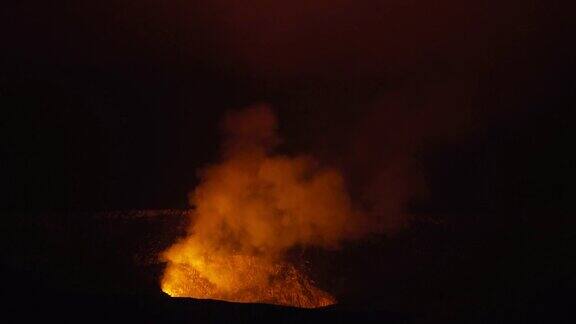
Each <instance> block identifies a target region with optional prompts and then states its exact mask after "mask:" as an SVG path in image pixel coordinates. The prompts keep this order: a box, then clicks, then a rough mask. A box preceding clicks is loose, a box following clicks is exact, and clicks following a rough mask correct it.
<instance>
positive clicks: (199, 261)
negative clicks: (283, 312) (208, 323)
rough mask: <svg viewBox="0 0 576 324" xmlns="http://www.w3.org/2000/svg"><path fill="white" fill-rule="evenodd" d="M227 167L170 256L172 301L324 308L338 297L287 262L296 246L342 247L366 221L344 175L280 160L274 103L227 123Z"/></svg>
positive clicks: (216, 175)
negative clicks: (359, 221)
mask: <svg viewBox="0 0 576 324" xmlns="http://www.w3.org/2000/svg"><path fill="white" fill-rule="evenodd" d="M222 126H223V130H224V131H225V133H226V136H227V141H226V142H225V143H224V150H223V154H222V162H220V163H219V164H216V165H213V166H210V167H208V168H206V169H204V170H203V172H202V173H201V180H202V181H201V183H200V185H199V186H198V187H197V188H196V189H195V191H194V192H193V193H192V194H191V197H190V200H191V204H192V206H193V210H192V211H191V212H190V214H189V217H190V219H191V225H190V228H189V229H188V233H187V236H186V237H184V238H182V239H181V240H179V241H178V242H176V243H175V244H174V245H173V246H171V247H170V248H169V249H168V250H166V251H164V252H163V253H162V259H163V260H165V261H166V262H167V267H166V270H165V272H164V275H163V277H162V281H161V287H162V290H163V291H164V292H166V293H167V294H169V295H170V296H178V297H193V298H201V299H220V300H228V301H236V302H259V303H270V304H279V305H289V306H296V307H307V308H313V307H321V306H326V305H330V304H334V303H335V302H336V300H335V299H334V298H333V297H332V296H331V295H330V294H328V293H326V292H324V291H322V290H320V289H318V288H316V287H315V286H314V283H313V282H312V281H311V280H310V279H309V278H308V277H307V276H306V275H305V274H304V273H302V272H301V271H299V270H298V269H297V268H296V267H295V266H294V265H292V264H290V263H289V262H287V261H286V260H285V258H284V255H285V253H286V252H287V251H288V250H289V249H290V248H292V247H296V246H319V247H325V248H330V247H335V246H336V245H337V244H338V241H339V240H341V239H342V238H344V237H345V236H347V235H349V233H350V232H351V226H350V223H351V221H352V220H353V219H354V218H355V217H356V216H357V215H356V213H355V212H354V211H353V210H352V207H351V203H350V199H349V197H348V195H347V193H346V191H345V190H344V185H343V180H342V176H341V174H340V173H339V172H338V171H337V170H335V169H332V168H325V167H321V166H320V165H319V164H318V162H317V161H316V160H314V159H313V158H311V157H309V156H296V157H288V156H280V155H273V154H272V149H273V147H274V146H275V144H276V143H278V138H277V137H276V118H275V116H274V114H273V113H272V112H271V110H270V109H269V108H267V107H266V106H258V107H254V108H250V109H247V110H245V111H242V112H238V113H234V114H230V115H228V116H227V118H226V119H225V120H224V123H223V125H222Z"/></svg>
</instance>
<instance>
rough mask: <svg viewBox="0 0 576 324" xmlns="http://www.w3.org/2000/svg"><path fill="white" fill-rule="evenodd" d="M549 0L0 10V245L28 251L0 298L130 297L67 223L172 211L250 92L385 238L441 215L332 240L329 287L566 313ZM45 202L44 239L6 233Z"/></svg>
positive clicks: (560, 7)
mask: <svg viewBox="0 0 576 324" xmlns="http://www.w3.org/2000/svg"><path fill="white" fill-rule="evenodd" d="M566 2H568V1H566ZM567 7H568V6H567V5H564V4H563V3H560V2H556V1H544V0H509V1H501V0H500V1H496V0H493V1H492V0H490V1H457V0H440V1H425V0H390V1H375V0H369V1H355V0H331V1H328V0H326V1H324V0H321V1H262V0H186V1H183V0H140V1H128V0H110V1H95V0H93V1H86V0H74V1H72V0H71V1H68V0H63V1H57V2H54V1H33V0H8V1H6V0H5V1H3V2H2V4H1V5H0V40H1V42H0V215H1V216H2V218H3V221H7V222H6V224H7V226H6V227H5V226H2V228H3V229H5V230H7V232H10V233H11V235H8V236H7V238H8V241H7V242H6V243H2V244H0V247H1V248H2V250H3V251H9V252H10V251H11V252H10V253H11V255H13V256H23V257H22V258H21V259H22V260H25V262H20V263H22V264H24V265H20V263H19V262H15V264H16V265H12V270H11V271H12V275H11V276H10V277H13V278H16V279H14V280H12V281H13V282H12V283H11V284H12V286H9V289H7V291H11V292H10V293H12V292H14V291H16V290H21V291H22V294H27V293H28V291H27V290H26V289H24V288H21V283H22V282H26V283H28V284H29V286H30V288H31V289H32V288H34V289H38V290H39V291H41V290H42V288H38V287H42V286H41V285H36V284H35V282H34V281H33V280H31V279H30V278H40V279H39V281H40V282H41V281H42V280H43V281H44V282H45V283H49V284H48V285H47V286H48V287H52V286H51V284H54V286H58V287H60V286H64V287H67V286H66V285H67V284H66V282H67V280H68V283H69V286H70V287H75V286H74V285H75V284H76V283H75V281H74V280H75V279H74V278H81V280H83V283H84V284H85V287H89V288H86V291H87V292H91V291H92V289H96V288H98V289H99V286H105V285H101V282H112V283H111V284H110V285H111V286H114V285H117V286H118V287H124V286H123V285H126V287H129V288H126V290H128V291H133V287H130V286H129V284H125V283H126V282H132V283H133V282H136V281H137V279H134V278H136V276H135V274H136V273H139V272H138V271H140V272H142V271H143V270H142V269H141V268H136V267H135V266H134V265H132V264H128V263H129V262H130V261H131V260H132V259H130V258H129V257H127V256H126V254H127V253H128V252H126V251H125V250H122V247H119V245H118V244H116V243H114V242H115V241H114V242H113V241H110V242H112V243H106V244H105V243H102V242H109V241H107V238H103V237H102V236H106V235H101V232H99V231H100V230H101V228H103V227H102V226H103V225H102V224H97V225H94V226H93V223H95V221H91V222H90V221H86V222H85V221H84V220H85V219H83V218H82V217H85V216H86V215H90V212H93V211H101V210H130V209H147V208H151V209H152V208H185V207H187V205H188V202H187V194H188V193H189V192H190V191H191V190H192V189H193V188H194V186H195V185H196V184H197V182H198V179H197V170H198V168H201V167H202V166H205V165H207V164H209V163H214V162H215V161H217V160H218V157H219V145H220V142H221V134H220V131H219V130H218V124H219V121H220V120H221V118H222V116H223V115H224V114H225V112H226V111H229V110H233V109H242V108H245V107H248V106H250V105H252V104H255V103H261V102H264V103H268V104H270V105H271V106H272V107H273V108H274V110H275V111H276V113H277V115H278V117H279V123H280V126H279V127H280V133H281V136H282V138H283V142H282V144H281V145H280V147H279V151H280V152H281V153H288V154H290V153H311V154H313V155H315V156H316V157H317V158H318V159H320V160H321V161H322V162H323V163H325V164H328V165H332V166H335V167H338V168H339V169H340V170H342V171H343V174H344V176H345V178H346V181H347V185H348V190H349V191H350V193H351V195H352V197H353V200H354V203H356V204H358V205H361V206H363V207H366V208H369V209H371V211H375V213H374V214H375V215H377V216H379V217H381V218H382V219H381V221H382V224H381V225H383V226H384V227H385V229H397V228H398V224H400V223H402V222H403V221H405V219H404V218H403V217H404V216H405V215H406V214H407V213H410V214H413V215H416V216H417V215H424V216H426V217H428V216H431V217H432V218H434V217H436V216H438V215H440V216H439V217H440V220H441V222H440V223H441V224H442V225H441V226H438V227H434V226H431V227H426V226H428V225H426V224H424V225H423V228H424V229H422V227H418V226H413V227H406V232H401V233H400V234H399V236H398V238H396V237H395V236H394V235H391V236H390V237H388V236H387V235H388V234H389V233H394V232H393V231H390V232H388V231H385V235H383V237H384V236H386V237H387V238H386V240H384V239H382V238H379V239H381V241H378V239H376V241H374V242H376V243H374V242H373V241H370V240H367V242H360V243H357V245H354V244H352V245H350V246H347V247H346V248H345V249H343V250H342V251H339V252H338V253H339V254H338V255H336V256H333V258H334V259H333V260H336V261H334V263H335V264H339V265H340V266H333V267H332V268H330V273H332V274H333V277H334V278H343V277H347V278H348V279H349V280H350V281H348V282H349V284H348V286H346V284H343V285H342V286H344V288H342V289H343V291H340V292H338V291H336V292H335V293H336V294H337V296H338V298H340V297H341V296H343V297H342V300H344V301H346V298H348V301H359V300H360V301H364V302H372V301H374V300H377V299H378V298H383V299H384V300H387V301H389V302H390V303H386V305H394V303H395V302H396V301H397V304H398V305H400V304H403V305H404V306H405V307H406V308H405V309H408V310H410V311H414V310H415V309H420V310H421V309H426V308H427V307H429V308H434V309H435V311H436V312H438V313H439V314H444V312H446V313H449V312H456V311H455V310H454V309H448V308H450V307H452V306H446V309H443V308H442V305H473V304H474V305H476V304H478V305H480V306H478V308H474V312H476V310H477V311H478V313H479V314H482V312H484V311H485V312H484V314H487V315H486V316H488V317H489V316H496V317H498V316H499V315H498V314H499V313H498V312H499V311H502V309H504V308H500V304H501V303H502V302H504V303H506V307H509V309H513V307H514V305H520V307H521V308H523V309H524V310H525V312H524V313H518V312H516V311H514V310H513V311H510V314H535V313H536V312H539V311H540V308H539V307H541V306H542V305H543V304H546V303H547V304H546V305H548V306H550V305H552V306H558V305H563V304H562V303H557V302H556V300H557V299H559V298H557V297H559V296H561V294H562V292H563V291H566V290H567V288H566V287H568V286H569V285H568V284H567V283H568V282H572V283H574V275H573V274H574V271H572V270H569V267H566V266H565V265H566V264H567V263H569V262H566V261H567V255H568V254H564V253H563V252H561V250H562V248H566V247H567V246H573V245H570V243H569V242H568V241H569V238H573V236H574V234H573V231H572V230H571V229H572V227H570V226H568V224H569V223H572V222H569V220H570V219H573V214H574V198H573V197H574V195H573V186H574V183H575V181H574V179H573V177H572V175H571V173H573V172H571V171H573V169H574V166H575V165H576V163H575V162H574V160H573V159H572V158H571V157H570V155H571V154H570V153H572V151H573V150H574V138H576V134H574V133H575V131H574V129H575V128H574V127H573V122H574V119H573V118H571V117H570V113H572V112H573V110H574V106H575V103H576V102H575V101H576V96H575V95H576V93H575V92H576V91H575V90H576V82H575V78H574V75H575V74H574V72H575V69H574V68H575V66H574V65H575V57H576V55H575V54H576V53H575V52H574V48H573V44H572V43H573V42H574V32H573V29H572V28H570V27H572V26H570V24H572V23H573V22H574V21H575V19H574V14H573V10H569V9H568V8H567ZM48 211H70V213H65V214H67V215H73V217H75V218H74V219H75V220H76V222H75V223H74V222H72V223H66V222H68V220H67V219H66V220H65V221H62V220H61V223H62V224H68V225H67V226H69V228H66V227H65V226H64V225H63V226H64V227H62V228H63V229H62V228H60V229H59V231H60V232H58V233H64V234H62V235H61V234H54V233H56V232H52V231H53V230H54V231H58V226H59V225H57V224H56V225H54V224H51V221H50V222H47V225H46V224H44V225H46V228H48V229H50V230H45V229H36V230H37V233H36V236H37V237H35V236H34V235H35V234H32V235H29V236H26V235H22V234H23V233H29V232H30V231H34V228H36V227H34V226H29V227H25V226H24V225H22V226H23V227H14V226H19V225H18V222H19V221H20V220H21V219H23V218H25V216H23V215H28V216H29V217H30V219H32V220H34V219H35V218H34V217H38V218H40V216H39V215H44V214H46V215H52V214H51V213H45V212H48ZM83 212H89V213H83ZM56 214H57V213H56ZM426 217H423V219H426ZM50 220H52V219H50ZM32 223H33V222H32ZM14 224H16V225H14ZM70 224H72V225H70ZM127 224H128V223H126V224H124V227H120V228H116V229H112V230H111V231H110V233H112V234H114V233H115V235H116V236H117V237H121V238H122V239H123V240H124V241H122V240H119V241H122V242H125V243H126V242H127V243H126V246H133V247H138V246H140V244H141V243H142V242H140V241H137V240H135V241H133V239H132V238H131V237H125V236H129V235H126V233H130V231H136V230H138V228H140V227H138V226H144V227H142V228H147V227H145V226H148V225H149V226H150V227H153V226H152V225H153V223H150V224H152V225H150V224H148V225H146V224H144V225H143V223H138V226H135V228H136V230H134V229H133V228H130V229H127V228H128V227H130V226H132V225H127ZM130 224H131V223H130ZM52 225H54V226H52ZM101 225H102V226H101ZM51 226H52V227H51ZM98 226H100V227H98ZM154 226H156V225H154ZM93 227H94V228H93ZM161 227H162V226H160V225H159V226H157V228H154V229H153V230H156V229H158V231H160V229H162V228H161ZM14 228H24V229H23V230H22V232H23V233H21V232H18V230H14ZM153 230H152V231H153ZM124 231H126V232H124ZM142 231H144V230H142ZM147 231H148V230H147ZM150 233H151V232H150ZM150 233H149V232H146V233H145V234H143V237H144V236H146V235H149V234H150ZM403 233H404V234H403ZM112 234H110V236H111V237H112V236H114V235H112ZM394 234H397V233H394ZM150 235H151V234H150ZM56 236H62V237H56ZM146 237H148V236H146ZM2 238H5V237H2ZM54 242H61V243H59V244H60V245H59V244H56V243H54ZM378 242H380V243H378ZM371 244H373V245H371ZM379 244H380V245H379ZM103 246H104V248H103ZM142 246H144V244H143V245H142ZM26 251H28V252H26ZM43 251H48V252H43ZM86 251H88V252H86ZM110 251H113V252H110ZM10 253H9V254H10ZM27 253H28V254H27ZM42 253H44V254H42ZM27 256H31V257H30V260H32V261H29V263H30V264H31V265H30V266H29V268H28V269H27V270H26V271H28V272H25V271H24V272H23V270H22V269H24V268H26V267H27V266H28V265H27V264H28V263H26V262H28V261H26V260H28V259H26V258H27ZM35 257H36V258H38V260H40V261H38V262H36V261H34V260H37V259H34V258H35ZM7 259H9V258H7ZM15 260H19V259H18V258H15ZM338 260H340V261H338ZM557 261H559V262H557ZM34 262H36V263H34ZM338 262H340V263H338ZM119 264H120V265H123V266H124V267H125V269H123V270H122V269H120V268H122V266H119ZM560 264H561V265H560ZM46 265H48V266H46ZM43 267H45V268H46V267H47V268H50V269H52V270H45V268H43ZM34 271H36V272H34ZM29 273H32V274H34V275H30V274H29ZM557 273H558V274H560V275H558V274H557ZM54 274H55V275H54ZM34 276H36V277H34ZM339 276H340V277H339ZM54 278H56V279H54ZM95 278H97V279H95ZM98 278H99V279H98ZM111 278H112V279H113V280H112V279H111ZM327 278H328V277H327ZM350 278H351V279H350ZM156 279H157V278H156ZM156 279H154V280H153V282H154V283H156V282H157V280H156ZM79 280H80V279H79ZM98 280H100V281H98ZM114 280H115V281H114ZM131 280H132V281H131ZM35 285H36V287H35ZM139 285H141V283H140V282H138V283H136V284H134V285H133V286H139ZM152 286H153V285H152ZM336 286H337V285H334V287H336ZM10 287H12V288H10ZM492 287H499V288H498V289H494V290H491V289H492ZM116 288H117V287H116ZM124 288H125V287H124ZM156 288H157V287H155V288H154V289H156ZM334 289H336V288H334ZM346 289H348V291H347V292H346V291H344V290H346ZM156 290H157V289H156ZM570 294H573V292H570ZM477 296H484V297H483V298H484V299H482V302H476V301H477V300H480V299H475V298H476V297H477ZM543 296H544V297H543ZM555 297H556V298H555ZM27 298H28V296H26V299H24V300H27ZM478 298H480V297H478ZM41 300H42V304H44V300H46V299H45V298H42V299H41ZM560 300H561V301H564V303H565V302H566V300H570V301H572V300H573V298H572V297H570V298H568V299H566V298H560ZM430 302H432V303H430ZM491 304H493V305H492V306H490V305H491ZM25 305H26V304H25ZM48 305H51V304H48ZM406 305H408V306H406ZM414 305H418V307H413V306H414ZM437 305H440V306H437ZM47 307H48V308H50V307H51V306H47ZM58 307H61V305H59V306H58ZM490 307H492V308H490ZM542 307H543V308H542V309H544V308H546V307H544V306H542ZM570 309H572V308H570ZM491 311H494V312H495V313H494V314H496V315H490V314H492V313H490V312H491ZM504 311H505V310H504ZM504 311H503V312H504ZM39 314H40V313H39ZM475 314H476V313H475ZM543 314H545V316H544V317H545V318H548V319H549V317H547V316H548V313H545V312H543ZM558 314H559V313H558ZM514 316H515V315H514ZM522 316H523V315H522ZM527 316H528V315H527ZM530 316H531V315H530ZM456 322H459V321H456ZM488 322H490V321H488ZM504 322H505V321H504ZM543 322H557V321H551V320H547V321H543Z"/></svg>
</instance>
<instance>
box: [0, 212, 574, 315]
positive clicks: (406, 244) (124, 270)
mask: <svg viewBox="0 0 576 324" xmlns="http://www.w3.org/2000/svg"><path fill="white" fill-rule="evenodd" d="M482 217H484V218H482ZM482 217H480V216H477V217H476V216H474V217H467V218H466V219H468V220H471V221H470V223H460V222H456V221H446V220H449V219H450V216H443V217H440V218H434V217H428V218H426V217H421V218H420V219H421V220H423V221H421V222H420V223H417V224H414V225H413V226H412V227H411V228H410V229H409V230H407V231H406V233H404V234H402V235H399V236H397V237H395V238H393V239H388V238H385V237H374V238H371V239H368V240H366V241H364V242H361V243H354V244H349V245H347V246H346V247H344V248H343V249H341V250H339V251H333V252H325V251H314V250H302V251H298V253H295V255H296V256H295V258H296V259H297V260H300V261H302V260H306V262H304V263H305V264H307V268H308V269H309V270H310V271H309V272H310V276H311V277H312V278H313V279H314V280H315V281H316V283H317V284H318V285H319V287H320V288H322V289H324V290H326V291H328V292H330V293H332V294H333V295H334V296H335V297H336V298H337V299H338V301H339V304H337V305H335V306H332V307H327V308H323V309H315V310H306V309H295V308H290V307H281V306H273V305H262V304H238V303H228V302H221V301H207V300H194V299H189V298H170V297H168V296H167V295H165V294H164V293H162V292H161V291H160V289H159V286H158V281H159V278H160V275H161V273H162V270H163V268H164V265H163V264H162V262H161V261H159V260H158V258H157V255H158V253H159V252H160V251H162V250H163V249H165V248H166V247H167V246H169V245H170V244H171V243H172V242H173V241H174V240H175V239H176V238H177V237H178V235H182V234H183V233H184V231H185V228H186V226H187V218H186V217H185V215H184V212H183V211H178V210H165V211H141V212H139V211H131V212H113V213H85V214H79V213H53V214H43V215H37V214H35V215H21V216H19V217H15V216H14V215H11V217H10V218H9V219H12V220H14V221H12V222H11V223H6V224H5V227H4V229H3V232H4V233H6V234H5V235H4V236H3V238H4V239H7V240H6V241H5V242H4V244H3V245H2V247H3V249H4V251H3V252H4V253H3V254H4V258H3V261H2V262H3V263H2V268H3V274H2V278H3V279H4V280H3V283H2V285H3V289H2V300H3V301H2V307H1V311H0V312H1V313H0V322H15V323H21V322H40V321H42V322H46V321H55V322H72V323H83V322H144V323H161V322H195V323H235V322H244V323H246V322H248V323H253V322H262V323H276V322H280V323H324V322H327V323H332V322H334V323H348V322H354V323H365V322H373V323H447V322H449V323H560V322H566V323H570V322H572V321H571V319H573V317H572V316H570V314H569V312H568V311H567V309H568V306H567V305H568V304H569V301H570V300H571V299H570V298H569V297H566V296H569V293H570V288H568V286H569V281H570V280H569V279H570V278H572V276H569V275H568V276H566V277H565V278H566V279H567V280H566V279H562V277H561V276H557V275H556V274H557V273H562V271H564V273H566V274H569V273H568V272H567V269H566V268H564V269H560V268H557V267H555V266H554V263H553V259H552V255H550V258H549V259H547V258H546V255H548V254H547V253H548V251H549V249H550V248H551V247H553V245H552V243H547V242H546V241H542V240H541V241H538V242H537V243H538V244H534V245H530V244H531V243H530V242H532V241H530V240H525V239H524V238H525V237H527V236H529V235H532V234H531V233H530V232H529V231H518V230H516V231H514V230H512V229H513V228H514V224H508V225H506V224H502V223H501V225H499V226H498V227H497V226H494V225H493V224H491V225H490V226H484V225H482V224H485V222H483V221H477V222H476V223H475V222H474V219H476V220H480V219H485V217H488V216H482ZM493 217H494V216H493ZM448 224H450V225H448ZM540 230H542V229H540ZM523 251H524V252H525V251H528V252H529V253H528V252H525V253H524V254H523Z"/></svg>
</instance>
